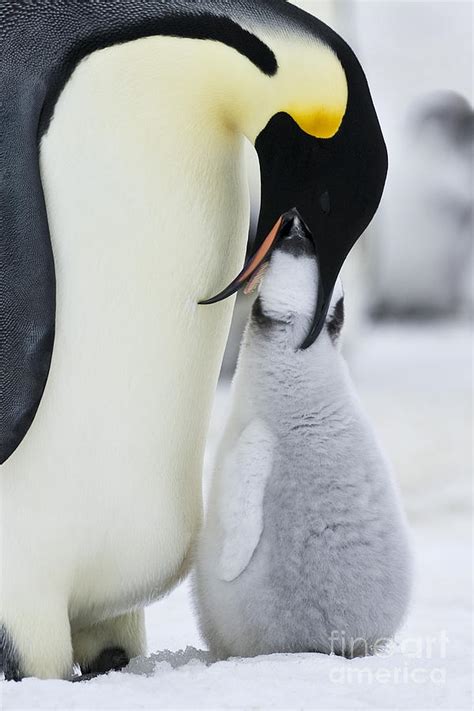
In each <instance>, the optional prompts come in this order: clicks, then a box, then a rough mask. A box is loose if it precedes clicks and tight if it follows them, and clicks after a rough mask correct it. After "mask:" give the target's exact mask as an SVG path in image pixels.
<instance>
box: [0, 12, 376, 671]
mask: <svg viewBox="0 0 474 711" xmlns="http://www.w3.org/2000/svg"><path fill="white" fill-rule="evenodd" d="M0 41H1V54H0V56H1V60H0V126H1V135H0V156H1V166H0V168H1V173H0V176H1V182H0V220H1V224H0V250H1V251H0V268H1V275H0V318H1V321H0V347H1V352H0V398H1V401H0V462H2V463H3V467H2V469H1V470H0V492H1V527H0V535H1V553H2V567H1V575H2V580H1V587H0V590H1V593H0V626H1V628H2V635H3V641H4V656H5V659H6V665H5V673H6V677H7V678H8V679H21V678H22V677H24V676H38V677H43V678H49V677H58V678H68V677H69V675H70V674H71V669H72V666H73V663H77V664H79V665H80V667H81V669H82V671H83V672H85V673H91V674H93V673H96V672H99V671H106V670H107V669H109V668H117V667H120V666H121V665H123V664H124V663H125V662H126V661H127V659H129V658H130V657H132V656H135V655H138V654H141V653H143V651H144V649H145V634H144V623H143V611H142V608H143V606H144V605H145V604H146V603H148V602H150V601H151V600H154V599H156V598H158V597H159V596H161V595H163V594H164V593H166V591H168V590H169V589H170V588H171V587H172V586H173V585H175V584H176V583H177V581H179V580H180V579H181V578H182V576H183V575H184V574H185V573H186V571H187V569H188V559H189V550H190V546H191V543H192V541H193V540H194V538H195V535H196V532H197V530H198V527H199V523H200V517H201V467H202V459H203V448H204V440H205V435H206V430H207V425H208V418H209V411H210V407H211V402H212V397H213V393H214V388H215V384H216V381H217V376H218V372H219V365H220V362H221V358H222V353H223V348H224V344H225V340H226V335H227V333H228V328H229V320H230V316H231V309H232V304H231V302H224V303H220V304H218V305H216V306H213V307H207V306H201V305H199V304H198V302H199V301H200V300H202V299H206V298H208V297H211V295H212V294H213V293H215V292H216V291H218V290H219V288H221V287H222V285H223V284H225V283H227V281H228V280H229V278H230V276H231V275H232V274H233V273H235V271H236V270H237V268H238V266H239V264H241V263H242V260H243V257H244V252H245V244H246V236H247V228H248V213H249V207H248V203H249V200H248V195H247V186H246V176H245V171H244V167H243V157H242V156H243V142H244V137H247V138H248V139H249V140H250V141H251V142H253V143H254V145H255V148H256V150H257V153H258V156H259V160H260V166H261V174H262V207H261V215H260V220H259V226H258V234H257V247H258V246H259V245H260V244H261V243H262V242H263V240H264V238H265V236H266V235H267V234H268V233H269V231H270V230H271V228H272V226H273V225H274V224H275V222H276V221H277V220H278V217H279V216H280V215H281V214H282V213H283V212H285V211H286V210H287V209H288V208H290V207H293V206H294V207H297V208H298V209H299V210H300V211H301V213H302V214H303V215H304V216H305V219H306V220H307V222H308V224H309V226H310V228H311V229H312V230H313V231H314V234H317V235H318V236H319V237H318V239H319V243H318V248H319V251H320V255H321V260H322V264H323V265H324V267H323V272H322V280H321V282H320V288H319V297H318V305H317V309H316V313H315V315H314V319H313V328H312V331H311V333H310V334H309V336H308V343H309V342H311V340H312V339H314V337H315V335H316V334H317V332H318V329H320V327H321V324H322V323H323V322H324V315H325V312H326V310H327V308H328V304H329V299H330V294H331V292H332V287H333V284H334V281H335V278H336V274H337V272H338V270H339V267H340V265H341V263H342V261H343V259H344V258H345V256H346V254H347V252H348V251H349V249H350V247H351V246H352V244H353V243H354V242H355V240H356V239H357V238H358V237H359V235H360V234H361V233H362V231H363V230H364V229H365V227H366V225H367V224H368V223H369V221H370V220H371V218H372V216H373V214H374V212H375V210H376V208H377V205H378V202H379V200H380V197H381V193H382V190H383V184H384V180H385V174H386V167H387V158H386V151H385V145H384V141H383V138H382V135H381V131H380V127H379V124H378V121H377V117H376V113H375V110H374V107H373V103H372V100H371V97H370V93H369V89H368V86H367V82H366V79H365V76H364V74H363V71H362V69H361V67H360V65H359V63H358V61H357V59H356V58H355V56H354V54H353V53H352V51H351V50H350V48H349V47H348V46H347V45H346V44H345V43H344V41H343V40H342V39H340V38H339V37H338V36H337V35H336V34H335V33H334V32H333V31H332V30H331V29H330V28H328V27H327V26H325V25H324V24H323V23H321V22H319V21H318V20H317V19H314V18H312V17H310V16H309V15H307V14H305V13H304V12H302V11H300V10H298V9H297V8H295V7H293V6H292V5H291V4H288V3H287V2H284V1H283V0H260V1H259V2H258V3H255V2H254V1H253V0H232V1H230V0H167V1H166V2H165V1H163V0H150V1H149V2H146V3H139V2H136V1H135V0H90V1H89V2H88V3H82V2H79V0H38V1H37V2H35V3H23V2H13V0H6V2H3V3H2V6H1V8H0ZM271 234H272V233H271V232H270V238H271Z"/></svg>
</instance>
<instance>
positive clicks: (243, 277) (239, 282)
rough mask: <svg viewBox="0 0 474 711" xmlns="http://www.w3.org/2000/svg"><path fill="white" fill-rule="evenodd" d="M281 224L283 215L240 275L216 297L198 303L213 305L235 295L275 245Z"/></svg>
mask: <svg viewBox="0 0 474 711" xmlns="http://www.w3.org/2000/svg"><path fill="white" fill-rule="evenodd" d="M282 222H283V215H282V216H281V217H279V218H278V220H277V221H276V222H275V224H274V226H273V228H272V229H271V230H270V232H269V233H268V235H267V236H266V237H265V239H264V240H263V242H262V244H261V245H260V247H259V248H258V249H257V251H256V252H255V254H254V255H253V256H252V257H251V258H250V259H249V261H248V262H247V264H246V265H245V266H244V268H243V269H242V271H241V272H240V274H239V275H238V276H236V277H235V279H234V280H233V281H232V282H231V283H230V284H229V286H227V287H226V288H225V289H223V291H221V292H220V293H219V294H216V296H213V297H211V298H210V299H206V300H204V301H200V302H199V303H200V304H215V303H217V302H218V301H222V300H223V299H227V297H228V296H232V294H235V292H236V291H238V290H239V289H240V288H241V287H242V286H243V285H244V284H245V282H247V281H248V280H249V279H250V278H251V277H252V275H253V274H255V272H256V271H257V269H259V267H260V266H261V265H262V263H263V262H264V260H265V259H266V257H267V256H268V254H269V252H270V250H271V248H272V247H273V245H274V244H275V240H276V238H277V236H278V233H279V232H280V228H281V224H282Z"/></svg>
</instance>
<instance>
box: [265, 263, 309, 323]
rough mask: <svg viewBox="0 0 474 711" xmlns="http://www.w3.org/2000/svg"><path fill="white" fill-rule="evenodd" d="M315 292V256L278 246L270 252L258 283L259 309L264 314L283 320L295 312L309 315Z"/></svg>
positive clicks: (299, 314)
mask: <svg viewBox="0 0 474 711" xmlns="http://www.w3.org/2000/svg"><path fill="white" fill-rule="evenodd" d="M317 293H318V267H317V263H316V259H315V258H314V257H306V256H294V255H292V254H289V253H288V252H283V251H280V250H277V251H275V252H274V253H273V254H272V257H271V261H270V265H269V267H268V269H267V271H266V274H265V276H264V278H263V281H262V284H261V285H260V299H261V302H262V309H263V312H264V313H265V314H266V315H267V316H269V317H270V318H274V319H277V320H282V321H286V320H289V319H291V317H292V316H296V315H297V316H307V317H308V318H311V317H312V316H313V315H314V312H315V309H316V300H317Z"/></svg>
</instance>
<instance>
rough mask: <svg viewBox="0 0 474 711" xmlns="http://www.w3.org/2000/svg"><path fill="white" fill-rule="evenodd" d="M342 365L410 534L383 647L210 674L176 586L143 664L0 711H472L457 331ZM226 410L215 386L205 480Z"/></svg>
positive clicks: (57, 684) (414, 335)
mask: <svg viewBox="0 0 474 711" xmlns="http://www.w3.org/2000/svg"><path fill="white" fill-rule="evenodd" d="M351 354H352V370H353V372H354V374H355V377H356V381H357V383H358V387H359V390H360V392H361V395H362V398H363V400H364V401H365V403H366V406H367V408H368V409H369V411H370V413H371V415H372V417H373V419H374V421H375V423H376V425H377V428H378V430H379V432H380V435H381V438H382V440H383V442H384V444H385V446H386V448H387V450H388V452H389V455H390V456H391V458H392V460H393V461H394V463H395V468H396V471H397V474H398V476H399V480H400V484H401V488H402V494H403V497H404V501H405V505H406V508H407V510H408V513H409V516H410V521H411V524H412V530H413V545H414V548H415V555H416V586H415V593H414V598H413V604H412V607H411V610H410V613H409V615H408V619H407V621H406V624H405V626H404V628H403V629H402V630H401V631H400V633H399V634H398V635H397V639H396V642H395V644H394V645H393V646H392V647H390V648H389V649H388V650H386V651H385V652H384V653H383V655H382V653H380V655H378V656H374V657H370V658H361V659H356V660H352V661H348V660H344V659H341V658H338V657H333V656H325V655H320V654H295V655H272V656H266V657H258V658H255V659H231V660H229V661H226V662H214V663H213V661H212V659H211V658H210V655H209V654H208V653H207V652H206V651H204V650H203V642H202V640H201V639H200V636H199V632H198V630H197V628H196V623H195V620H194V615H193V610H192V604H191V598H190V590H189V584H187V583H185V584H184V585H182V586H181V587H179V588H178V589H177V590H175V591H174V592H173V593H172V594H171V595H170V596H168V597H167V598H166V599H164V600H162V601H160V602H158V603H156V604H155V605H152V606H151V607H150V608H149V609H148V611H147V628H148V640H149V649H150V650H151V651H153V653H152V654H150V656H148V657H147V658H146V659H136V660H133V661H132V662H131V664H130V665H129V667H128V668H127V669H126V670H124V671H123V672H121V673H111V674H109V675H107V676H104V677H101V678H97V679H94V680H91V681H89V682H83V683H79V684H71V683H69V682H65V681H39V680H36V679H26V680H24V681H23V682H21V683H19V684H18V683H15V682H4V681H2V682H0V694H1V696H0V706H1V707H2V708H3V709H61V711H66V709H90V710H91V711H92V710H94V711H95V710H97V711H99V710H100V709H179V708H186V709H225V708H233V709H247V708H249V709H250V708H252V709H254V708H258V709H267V708H275V709H277V708H292V709H293V708H305V709H350V710H352V709H359V708H372V709H438V708H440V709H450V710H453V711H454V710H455V709H470V708H472V696H471V688H472V687H471V661H470V660H471V649H472V636H471V619H472V617H471V589H472V588H471V575H470V570H471V552H472V551H471V541H470V512H469V499H470V484H469V479H468V470H469V462H470V461H471V459H470V456H471V455H470V442H471V430H470V422H471V421H470V417H471V413H470V397H469V387H470V382H471V381H470V378H471V374H470V368H471V342H470V334H469V330H468V329H467V327H466V326H463V325H462V324H461V325H456V324H446V325H444V326H440V325H435V324H433V325H431V326H420V325H416V324H415V325H413V326H410V327H408V328H407V327H404V328H401V327H399V326H393V327H387V326H385V327H383V328H377V329H374V330H373V331H371V332H370V331H369V332H368V333H367V334H366V335H365V336H364V339H363V341H362V342H361V343H359V345H358V347H357V348H356V350H355V353H354V349H353V348H352V349H351ZM227 406H228V387H227V386H221V387H220V388H219V390H218V392H217V397H216V405H215V410H214V416H213V420H212V423H211V429H210V435H209V442H208V448H207V452H206V465H205V468H206V472H207V475H208V473H209V470H210V468H211V466H212V461H213V457H214V451H215V445H216V441H217V438H218V436H219V433H220V432H221V430H222V427H223V420H224V419H225V412H226V408H227ZM157 650H160V651H157ZM168 650H172V651H168Z"/></svg>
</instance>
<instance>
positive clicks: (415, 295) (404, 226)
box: [373, 91, 474, 318]
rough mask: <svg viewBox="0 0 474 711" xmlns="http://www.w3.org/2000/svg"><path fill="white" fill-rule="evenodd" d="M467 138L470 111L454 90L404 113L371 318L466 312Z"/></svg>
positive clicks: (472, 124)
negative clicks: (406, 113) (404, 117)
mask: <svg viewBox="0 0 474 711" xmlns="http://www.w3.org/2000/svg"><path fill="white" fill-rule="evenodd" d="M473 139H474V112H473V110H472V107H471V106H470V105H469V103H468V102H467V101H466V99H464V98H463V97H462V96H460V95H459V94H457V93H455V92H451V91H443V92H438V93H435V94H431V95H429V96H427V97H424V98H423V99H421V100H420V101H419V102H418V103H417V104H416V105H415V106H414V107H413V109H412V111H411V112H410V113H409V115H408V117H407V121H406V123H405V130H404V132H403V136H402V138H401V139H400V141H399V144H398V145H397V146H396V150H392V165H391V176H390V181H389V183H388V187H387V199H386V201H385V203H384V214H383V217H382V219H383V223H384V224H383V231H384V234H383V238H382V239H381V240H380V241H378V242H377V245H375V252H374V264H373V268H374V271H375V279H376V282H377V288H376V289H375V292H374V293H375V300H374V304H373V312H374V315H375V316H376V317H378V318H438V317H447V316H454V315H460V314H463V313H464V314H465V313H472V310H473V303H474V301H473V284H472V282H473V280H472V274H473V271H472V269H473V234H472V186H473V163H472V157H473V147H474V140H473ZM440 287H441V288H440Z"/></svg>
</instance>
